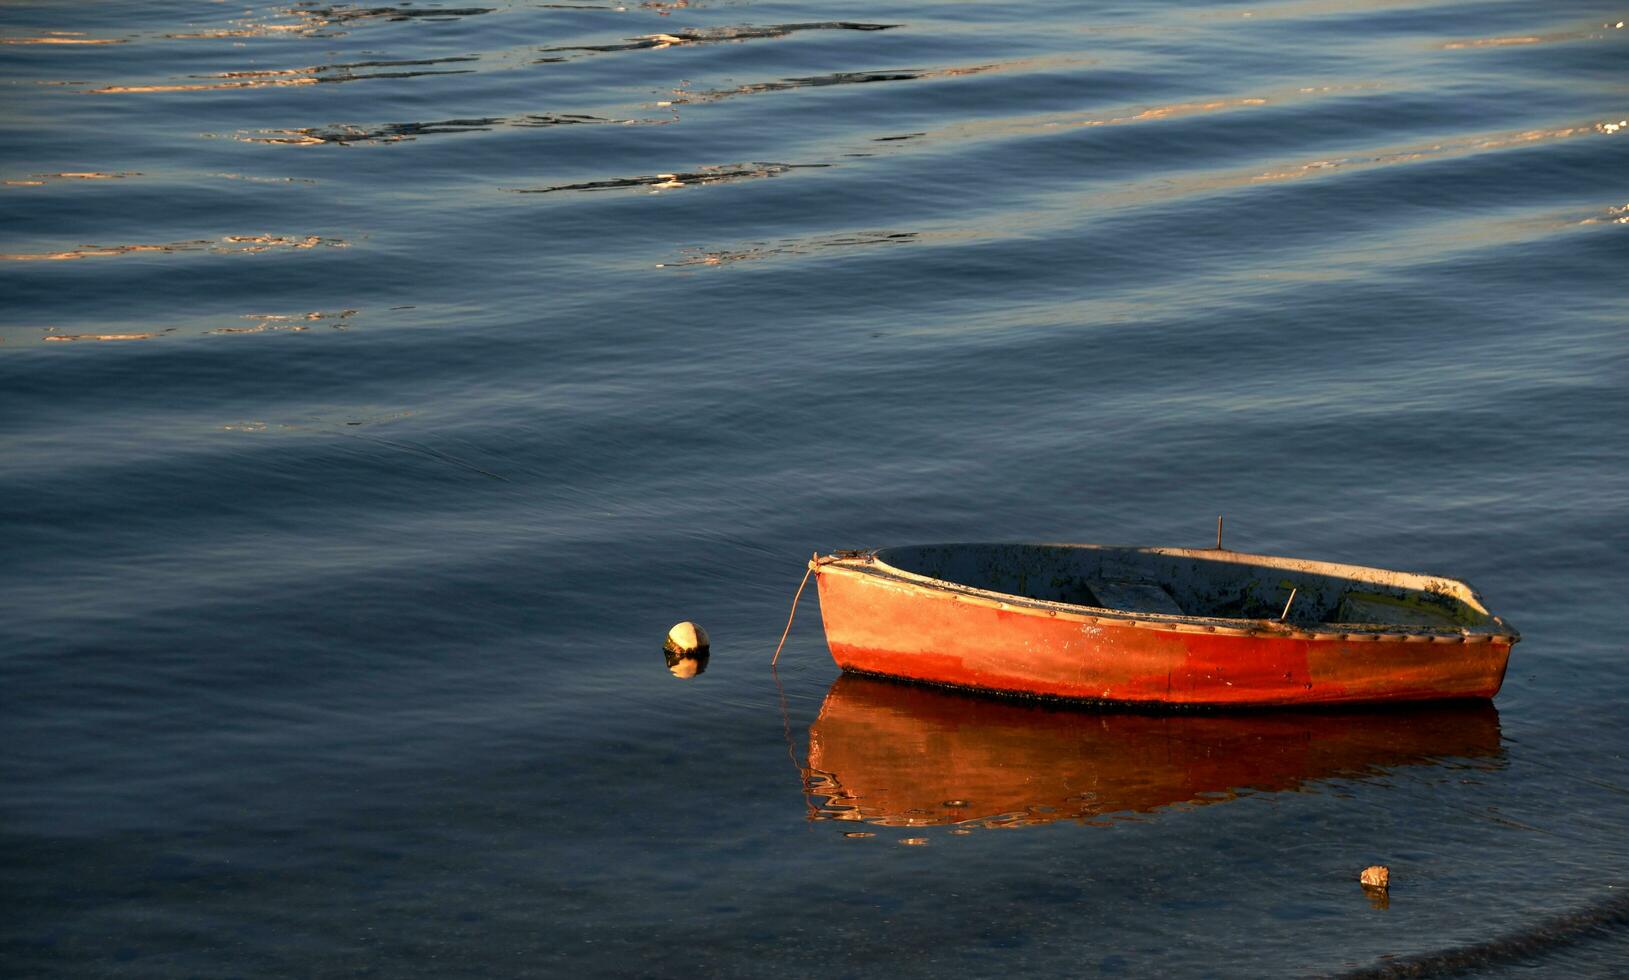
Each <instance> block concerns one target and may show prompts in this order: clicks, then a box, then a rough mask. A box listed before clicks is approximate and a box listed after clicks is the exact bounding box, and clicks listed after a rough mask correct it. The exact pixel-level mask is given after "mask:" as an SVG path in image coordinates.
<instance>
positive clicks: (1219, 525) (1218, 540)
mask: <svg viewBox="0 0 1629 980" xmlns="http://www.w3.org/2000/svg"><path fill="white" fill-rule="evenodd" d="M1216 550H1217V551H1221V550H1222V515H1221V514H1217V515H1216Z"/></svg>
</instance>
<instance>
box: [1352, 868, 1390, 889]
mask: <svg viewBox="0 0 1629 980" xmlns="http://www.w3.org/2000/svg"><path fill="white" fill-rule="evenodd" d="M1358 883H1359V884H1361V885H1362V886H1363V887H1364V888H1378V889H1380V890H1381V891H1384V890H1386V889H1387V888H1389V887H1390V886H1391V869H1390V868H1388V867H1386V866H1385V865H1383V864H1372V865H1370V866H1369V867H1367V868H1364V869H1363V873H1362V874H1360V875H1358Z"/></svg>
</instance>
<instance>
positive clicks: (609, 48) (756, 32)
mask: <svg viewBox="0 0 1629 980" xmlns="http://www.w3.org/2000/svg"><path fill="white" fill-rule="evenodd" d="M900 26H902V25H900V24H862V23H856V22H854V21H843V20H830V21H818V22H813V23H805V24H772V25H768V26H765V27H752V26H741V27H711V28H700V29H697V30H689V31H678V32H676V33H673V34H646V35H642V36H640V37H631V38H628V39H627V40H625V41H619V42H616V43H613V44H575V45H570V46H565V47H556V48H543V49H542V50H544V51H589V52H594V53H600V54H603V53H610V52H615V51H643V50H647V49H650V48H671V47H678V46H680V45H686V44H720V43H737V42H742V41H758V40H763V39H766V38H780V37H788V36H790V35H792V34H798V33H802V32H804V31H887V30H892V29H893V28H896V27H900Z"/></svg>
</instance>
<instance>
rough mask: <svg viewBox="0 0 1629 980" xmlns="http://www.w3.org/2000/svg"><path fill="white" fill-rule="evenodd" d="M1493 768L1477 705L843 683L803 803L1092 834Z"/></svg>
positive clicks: (813, 730) (821, 809) (1496, 750)
mask: <svg viewBox="0 0 1629 980" xmlns="http://www.w3.org/2000/svg"><path fill="white" fill-rule="evenodd" d="M1501 757H1502V749H1501V748H1500V734H1499V714H1498V712H1497V711H1496V710H1495V709H1494V707H1493V705H1492V704H1491V703H1487V702H1478V703H1471V704H1464V705H1453V706H1440V705H1435V706H1426V707H1417V708H1411V709H1405V710H1384V711H1368V712H1364V711H1357V710H1346V711H1336V712H1319V713H1298V712H1272V713H1257V714H1165V715H1147V714H1130V713H1115V712H1106V711H1097V710H1090V709H1081V708H1070V707H1065V706H1053V705H1042V704H1036V703H1033V702H1020V701H1003V700H997V699H993V698H980V697H973V696H969V695H963V694H955V693H950V692H945V691H939V690H936V689H930V688H924V687H916V686H911V685H906V684H896V683H892V682H889V681H882V680H875V679H872V678H868V677H859V676H854V675H844V676H842V677H840V678H839V679H838V680H837V682H836V683H835V684H833V685H832V688H831V690H830V691H829V692H827V694H826V700H825V702H824V703H823V704H822V705H821V708H820V715H819V717H818V718H817V719H816V720H815V722H814V724H813V725H812V726H811V727H810V729H809V766H808V770H807V773H806V776H805V792H806V793H807V794H808V795H809V796H811V797H814V798H815V800H814V805H813V806H812V808H811V810H810V818H811V819H815V820H839V821H856V822H864V823H870V824H876V825H880V826H888V827H927V826H945V825H954V826H957V827H958V828H960V829H966V828H972V827H984V828H1007V827H1023V826H1034V825H1037V824H1046V823H1053V822H1055V821H1073V822H1077V823H1082V824H1100V823H1103V822H1105V821H1107V820H1109V819H1115V818H1123V817H1126V816H1128V815H1133V814H1145V813H1151V812H1155V811H1158V810H1160V809H1162V808H1164V807H1170V806H1177V805H1183V804H1186V805H1192V806H1205V805H1209V804H1212V803H1218V802H1223V801H1227V800H1232V799H1236V798H1238V797H1240V796H1242V795H1247V794H1249V793H1252V792H1256V793H1274V792H1299V791H1311V790H1313V789H1315V788H1316V784H1318V783H1321V782H1325V781H1329V780H1339V779H1365V778H1373V777H1376V776H1379V775H1381V774H1383V773H1385V772H1387V771H1389V770H1391V769H1394V768H1396V767H1400V766H1449V765H1451V766H1452V767H1453V768H1456V769H1461V770H1463V769H1466V768H1479V769H1488V768H1491V767H1493V766H1496V765H1498V764H1499V760H1500V759H1501ZM1448 759H1457V760H1462V761H1459V762H1455V763H1447V762H1445V761H1444V760H1448ZM1463 760H1475V761H1474V762H1470V761H1463ZM1425 778H1430V777H1429V776H1428V777H1425ZM1456 778H1457V777H1456Z"/></svg>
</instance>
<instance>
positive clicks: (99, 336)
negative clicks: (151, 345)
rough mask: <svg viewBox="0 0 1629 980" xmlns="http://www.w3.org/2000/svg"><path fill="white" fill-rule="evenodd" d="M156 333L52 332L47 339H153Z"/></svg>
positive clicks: (60, 340)
mask: <svg viewBox="0 0 1629 980" xmlns="http://www.w3.org/2000/svg"><path fill="white" fill-rule="evenodd" d="M157 336H158V334H156V333H52V334H46V335H45V337H44V338H43V339H44V340H46V341H59V342H71V341H76V340H152V339H153V338H154V337H157Z"/></svg>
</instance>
